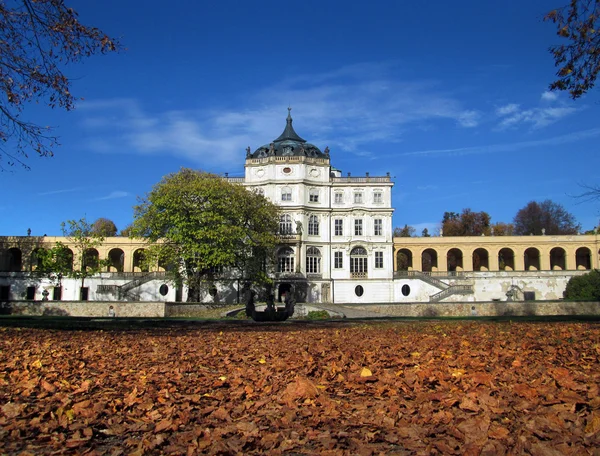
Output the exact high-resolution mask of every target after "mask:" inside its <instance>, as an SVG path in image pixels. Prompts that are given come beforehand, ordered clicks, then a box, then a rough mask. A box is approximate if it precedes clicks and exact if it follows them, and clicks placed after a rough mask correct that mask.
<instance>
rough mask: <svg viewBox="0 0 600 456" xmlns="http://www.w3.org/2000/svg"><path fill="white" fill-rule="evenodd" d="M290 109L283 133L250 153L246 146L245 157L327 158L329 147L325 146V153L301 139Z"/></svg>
mask: <svg viewBox="0 0 600 456" xmlns="http://www.w3.org/2000/svg"><path fill="white" fill-rule="evenodd" d="M291 110H292V108H288V116H287V119H286V125H285V129H284V130H283V133H281V135H279V137H278V138H277V139H274V140H273V142H272V143H270V144H265V145H264V146H260V147H259V148H258V149H256V150H255V151H254V153H250V148H248V149H247V151H248V154H247V156H246V158H262V157H269V156H279V157H292V156H295V157H302V156H304V157H317V158H329V148H326V149H325V153H323V152H321V150H320V149H319V148H318V147H317V146H315V145H313V144H310V143H307V142H306V140H305V139H302V138H301V137H300V136H298V134H297V133H296V132H295V131H294V127H293V126H292V115H291Z"/></svg>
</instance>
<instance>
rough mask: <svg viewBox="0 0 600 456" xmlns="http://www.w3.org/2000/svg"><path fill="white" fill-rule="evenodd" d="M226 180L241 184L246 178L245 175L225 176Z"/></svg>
mask: <svg viewBox="0 0 600 456" xmlns="http://www.w3.org/2000/svg"><path fill="white" fill-rule="evenodd" d="M227 181H228V182H231V183H232V184H243V183H244V182H246V178H245V177H227Z"/></svg>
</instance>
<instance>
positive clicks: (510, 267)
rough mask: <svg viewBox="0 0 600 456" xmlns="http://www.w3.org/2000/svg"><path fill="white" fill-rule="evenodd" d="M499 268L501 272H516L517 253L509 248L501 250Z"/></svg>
mask: <svg viewBox="0 0 600 456" xmlns="http://www.w3.org/2000/svg"><path fill="white" fill-rule="evenodd" d="M498 268H499V269H500V270H501V271H514V270H515V252H513V250H512V249H509V248H508V247H505V248H503V249H500V251H499V252H498Z"/></svg>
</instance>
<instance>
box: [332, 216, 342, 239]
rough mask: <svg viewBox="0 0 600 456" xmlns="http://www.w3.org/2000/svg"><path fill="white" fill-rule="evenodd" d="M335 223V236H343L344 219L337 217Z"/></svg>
mask: <svg viewBox="0 0 600 456" xmlns="http://www.w3.org/2000/svg"><path fill="white" fill-rule="evenodd" d="M333 223H334V231H333V234H334V235H335V236H343V235H344V221H343V220H342V219H335V220H334V221H333Z"/></svg>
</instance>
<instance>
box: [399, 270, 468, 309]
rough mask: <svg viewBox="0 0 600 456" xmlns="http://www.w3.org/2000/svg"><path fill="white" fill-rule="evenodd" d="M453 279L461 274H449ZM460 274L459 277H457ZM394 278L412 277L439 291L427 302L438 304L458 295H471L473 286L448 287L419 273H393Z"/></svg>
mask: <svg viewBox="0 0 600 456" xmlns="http://www.w3.org/2000/svg"><path fill="white" fill-rule="evenodd" d="M451 274H452V276H454V277H460V276H462V273H456V272H454V273H451ZM459 274H460V275H459ZM395 276H396V277H412V278H415V279H419V280H422V281H423V282H425V283H428V284H429V285H432V286H434V287H436V288H438V289H439V290H440V292H438V293H435V294H433V295H431V296H429V302H439V301H441V300H443V299H445V298H447V297H448V296H452V295H456V294H460V295H466V294H472V293H473V286H472V285H448V284H447V283H446V282H443V281H441V280H440V279H438V278H436V277H433V276H432V275H431V274H429V273H426V272H421V271H397V272H396V273H395Z"/></svg>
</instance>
